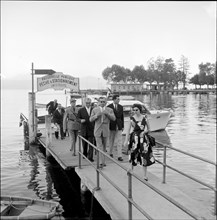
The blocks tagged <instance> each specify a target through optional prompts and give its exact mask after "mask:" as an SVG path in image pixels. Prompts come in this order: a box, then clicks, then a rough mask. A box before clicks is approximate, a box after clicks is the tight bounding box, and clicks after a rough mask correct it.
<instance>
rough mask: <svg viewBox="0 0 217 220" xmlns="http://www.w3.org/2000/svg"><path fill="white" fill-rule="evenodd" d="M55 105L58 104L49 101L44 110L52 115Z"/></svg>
mask: <svg viewBox="0 0 217 220" xmlns="http://www.w3.org/2000/svg"><path fill="white" fill-rule="evenodd" d="M57 105H58V103H56V104H54V101H50V102H49V103H48V104H47V105H46V108H48V112H49V114H51V113H52V114H53V113H54V111H55V110H56V108H57Z"/></svg>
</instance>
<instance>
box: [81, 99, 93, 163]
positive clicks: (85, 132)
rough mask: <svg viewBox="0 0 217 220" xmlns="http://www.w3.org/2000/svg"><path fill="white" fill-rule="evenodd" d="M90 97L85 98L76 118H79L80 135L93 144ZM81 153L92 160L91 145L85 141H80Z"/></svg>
mask: <svg viewBox="0 0 217 220" xmlns="http://www.w3.org/2000/svg"><path fill="white" fill-rule="evenodd" d="M92 109H93V108H92V107H91V99H90V98H86V99H85V106H84V107H82V108H80V109H79V110H78V118H79V119H81V130H80V132H81V136H82V137H84V138H85V139H86V140H88V141H89V142H90V143H92V144H93V142H94V134H93V131H94V123H93V122H90V120H89V119H90V115H91V112H92ZM82 145H83V154H84V155H85V156H86V157H87V158H88V159H89V160H90V161H92V162H93V161H94V160H93V147H92V146H90V145H89V144H88V143H87V142H86V141H82Z"/></svg>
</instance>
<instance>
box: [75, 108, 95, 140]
mask: <svg viewBox="0 0 217 220" xmlns="http://www.w3.org/2000/svg"><path fill="white" fill-rule="evenodd" d="M92 110H93V108H90V114H91V113H92ZM78 118H80V119H85V122H84V123H81V130H80V131H81V135H82V136H84V137H93V130H94V123H93V122H90V115H88V112H87V109H86V107H82V108H80V109H79V110H78Z"/></svg>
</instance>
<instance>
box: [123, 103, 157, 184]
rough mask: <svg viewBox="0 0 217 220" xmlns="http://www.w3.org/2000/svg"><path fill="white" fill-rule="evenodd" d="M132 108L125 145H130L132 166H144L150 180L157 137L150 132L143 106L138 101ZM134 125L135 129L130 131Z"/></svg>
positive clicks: (145, 174) (145, 177)
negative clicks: (148, 172)
mask: <svg viewBox="0 0 217 220" xmlns="http://www.w3.org/2000/svg"><path fill="white" fill-rule="evenodd" d="M132 109H133V113H134V114H133V116H131V117H130V123H129V127H128V129H127V133H126V138H125V142H124V145H125V146H127V145H128V153H129V162H130V163H132V168H133V167H134V166H136V165H137V164H138V163H140V165H142V166H143V172H144V179H145V180H146V181H148V177H147V167H148V166H150V165H152V164H153V163H155V159H154V157H153V152H152V147H154V146H155V139H154V138H153V137H151V136H150V135H149V134H148V125H147V122H146V118H145V116H144V115H142V114H141V112H142V106H141V105H140V104H137V103H136V104H134V105H133V106H132ZM132 127H133V131H132V133H130V130H131V128H132ZM128 139H129V140H128Z"/></svg>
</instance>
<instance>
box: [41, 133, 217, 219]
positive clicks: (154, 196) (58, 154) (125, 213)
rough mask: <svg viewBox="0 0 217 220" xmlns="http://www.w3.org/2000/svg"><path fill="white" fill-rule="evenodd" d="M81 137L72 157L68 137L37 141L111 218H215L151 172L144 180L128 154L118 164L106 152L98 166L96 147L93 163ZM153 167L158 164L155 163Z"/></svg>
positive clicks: (200, 205)
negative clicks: (131, 166)
mask: <svg viewBox="0 0 217 220" xmlns="http://www.w3.org/2000/svg"><path fill="white" fill-rule="evenodd" d="M81 138H82V137H79V141H78V142H79V143H77V156H72V153H71V152H70V146H69V138H68V137H66V138H65V139H64V140H60V139H58V140H57V139H55V138H54V135H52V145H51V146H50V147H46V137H45V135H44V134H43V135H42V137H40V139H39V141H40V143H41V144H42V146H44V147H45V148H46V152H47V154H49V155H52V157H54V158H55V160H56V161H57V162H58V163H59V164H60V165H61V167H62V168H63V169H65V170H66V169H72V168H73V169H75V171H76V172H77V174H78V175H79V177H80V179H81V182H82V183H83V184H85V185H86V186H87V188H88V189H89V190H90V191H91V192H92V194H93V195H94V197H95V198H96V199H97V200H98V202H99V203H100V204H101V206H102V207H103V208H104V210H105V211H106V212H107V213H108V214H109V215H110V216H111V218H112V219H117V220H125V219H135V220H139V219H143V220H144V219H157V220H158V219H160V220H162V219H165V220H170V219H171V220H173V219H176V220H184V219H207V220H212V219H213V220H214V219H216V216H215V215H212V213H211V211H210V210H209V209H207V207H204V206H203V205H202V203H200V202H199V201H197V200H195V199H193V198H191V197H189V196H188V195H187V194H185V193H183V192H182V191H180V190H179V189H177V188H175V187H173V186H172V185H169V184H168V183H166V184H163V183H162V180H161V179H160V178H159V177H157V176H156V175H154V174H153V173H151V172H149V181H148V182H147V181H145V180H143V179H142V178H141V177H142V169H141V167H139V166H138V167H135V169H134V170H133V171H132V170H131V169H129V163H128V156H127V155H125V154H123V159H124V161H123V162H121V163H120V162H118V161H117V160H115V159H113V158H111V157H109V155H108V154H106V153H105V155H106V157H107V159H106V164H107V166H106V167H104V168H103V169H99V168H98V164H97V161H98V153H97V152H98V151H97V150H96V153H95V154H94V162H93V163H91V162H90V161H88V160H87V159H86V158H83V156H82V155H80V153H79V149H81ZM93 147H94V146H93ZM99 152H101V151H100V150H99ZM101 153H103V152H101ZM114 155H115V154H114ZM154 166H155V165H154ZM156 166H159V164H158V163H156ZM150 170H151V169H150Z"/></svg>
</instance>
